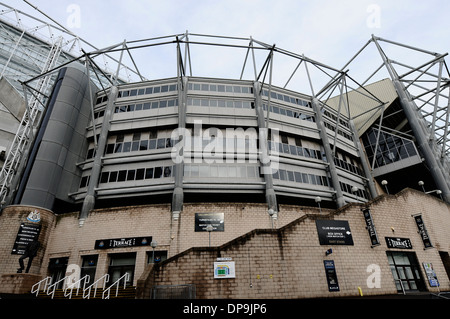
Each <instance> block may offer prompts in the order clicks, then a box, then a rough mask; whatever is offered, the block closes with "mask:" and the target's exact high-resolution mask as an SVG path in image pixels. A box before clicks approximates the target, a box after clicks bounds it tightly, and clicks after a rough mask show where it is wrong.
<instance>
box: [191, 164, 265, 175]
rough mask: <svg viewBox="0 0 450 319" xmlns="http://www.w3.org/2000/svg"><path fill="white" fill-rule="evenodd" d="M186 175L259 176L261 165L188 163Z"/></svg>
mask: <svg viewBox="0 0 450 319" xmlns="http://www.w3.org/2000/svg"><path fill="white" fill-rule="evenodd" d="M184 176H185V177H211V178H218V177H219V178H258V177H261V176H260V173H259V166H255V165H242V166H237V165H223V164H222V165H219V164H208V165H206V164H198V165H197V164H186V165H185V166H184Z"/></svg>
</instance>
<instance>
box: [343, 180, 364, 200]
mask: <svg viewBox="0 0 450 319" xmlns="http://www.w3.org/2000/svg"><path fill="white" fill-rule="evenodd" d="M339 186H340V187H341V190H342V191H343V192H345V193H349V194H353V195H356V196H358V197H359V198H364V199H369V194H368V193H367V192H366V190H365V189H359V188H357V189H356V191H355V189H354V186H352V185H349V184H346V183H343V182H339Z"/></svg>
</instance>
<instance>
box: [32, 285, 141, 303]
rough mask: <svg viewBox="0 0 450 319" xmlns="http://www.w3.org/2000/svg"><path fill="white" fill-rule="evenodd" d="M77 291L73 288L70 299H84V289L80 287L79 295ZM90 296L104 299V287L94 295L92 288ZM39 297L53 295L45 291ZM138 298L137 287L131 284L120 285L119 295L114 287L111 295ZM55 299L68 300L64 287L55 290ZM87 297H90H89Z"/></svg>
mask: <svg viewBox="0 0 450 319" xmlns="http://www.w3.org/2000/svg"><path fill="white" fill-rule="evenodd" d="M76 293H77V291H76V289H74V290H73V292H72V297H71V298H70V299H74V300H81V299H83V290H82V289H80V290H79V292H78V295H77V294H76ZM90 295H91V296H90V298H89V299H95V300H98V299H102V295H103V289H102V288H98V289H97V293H96V294H95V296H94V289H92V291H91V293H90ZM37 298H38V299H51V298H52V296H51V295H47V294H46V293H44V292H39V294H38V296H37ZM135 298H136V287H134V286H130V287H126V288H123V287H120V288H119V290H118V292H117V297H116V288H115V287H114V288H112V289H111V292H110V295H109V299H135ZM53 299H54V300H63V299H64V300H68V299H69V296H68V297H64V290H62V289H56V290H55V295H54V296H53ZM85 299H88V298H87V297H86V298H85Z"/></svg>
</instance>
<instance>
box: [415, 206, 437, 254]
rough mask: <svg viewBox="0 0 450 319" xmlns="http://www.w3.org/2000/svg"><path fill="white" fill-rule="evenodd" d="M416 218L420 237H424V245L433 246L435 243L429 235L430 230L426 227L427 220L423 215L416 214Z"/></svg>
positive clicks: (426, 246)
mask: <svg viewBox="0 0 450 319" xmlns="http://www.w3.org/2000/svg"><path fill="white" fill-rule="evenodd" d="M413 217H414V220H415V221H416V225H417V228H418V229H419V234H420V237H421V238H422V241H423V245H424V246H425V249H426V248H432V247H433V244H432V243H431V240H430V237H429V236H428V231H427V229H426V228H425V222H424V221H423V219H422V215H420V214H419V215H414V216H413Z"/></svg>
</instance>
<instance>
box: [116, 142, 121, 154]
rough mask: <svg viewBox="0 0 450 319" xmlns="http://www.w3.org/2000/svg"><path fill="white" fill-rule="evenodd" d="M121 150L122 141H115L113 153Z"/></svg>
mask: <svg viewBox="0 0 450 319" xmlns="http://www.w3.org/2000/svg"><path fill="white" fill-rule="evenodd" d="M120 152H122V143H116V145H115V148H114V153H120Z"/></svg>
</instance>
